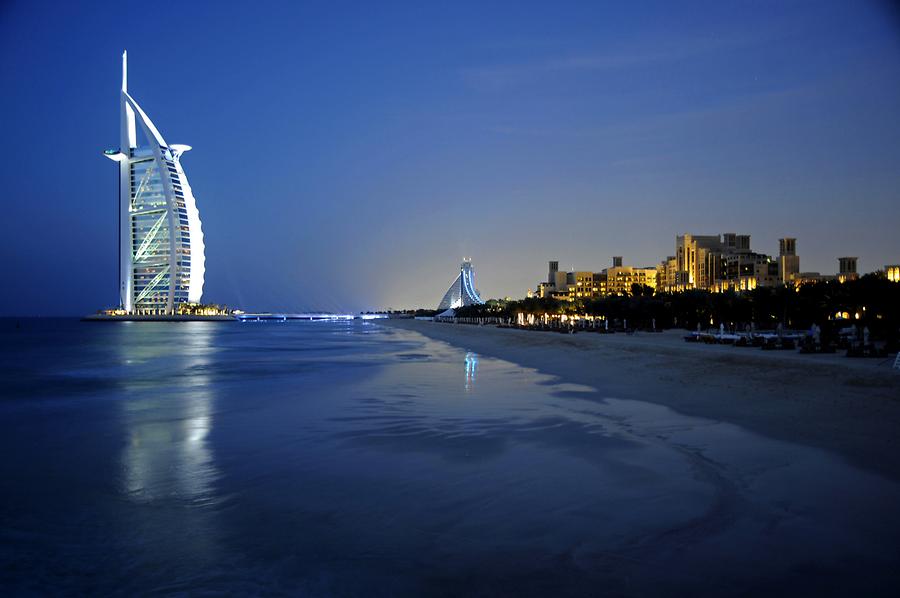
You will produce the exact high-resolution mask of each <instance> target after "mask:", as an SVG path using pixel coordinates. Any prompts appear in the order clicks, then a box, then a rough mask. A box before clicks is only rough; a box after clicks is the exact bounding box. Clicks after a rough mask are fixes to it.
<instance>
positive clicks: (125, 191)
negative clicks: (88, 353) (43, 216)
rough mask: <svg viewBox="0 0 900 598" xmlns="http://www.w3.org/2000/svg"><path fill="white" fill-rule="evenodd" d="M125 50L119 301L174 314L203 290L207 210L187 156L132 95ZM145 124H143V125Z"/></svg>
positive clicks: (131, 309) (115, 153)
mask: <svg viewBox="0 0 900 598" xmlns="http://www.w3.org/2000/svg"><path fill="white" fill-rule="evenodd" d="M127 75H128V63H127V53H125V54H122V91H121V94H120V109H121V140H120V145H119V149H118V150H106V151H105V152H104V154H105V155H106V157H108V158H110V159H111V160H114V161H116V162H118V163H119V275H120V282H119V302H120V307H121V310H122V311H124V312H125V313H127V314H141V315H144V314H146V315H160V314H174V313H176V312H178V311H179V306H180V305H182V304H189V303H199V301H200V298H201V297H202V295H203V275H204V270H205V256H204V245H203V231H202V230H201V227H200V214H199V212H198V211H197V205H196V202H195V200H194V195H193V193H192V192H191V186H190V185H189V184H188V180H187V176H186V175H185V173H184V170H183V169H182V167H181V156H182V154H183V153H184V152H186V151H188V150H189V149H191V148H190V146H187V145H174V144H173V145H169V144H167V143H166V142H165V140H164V139H163V137H162V135H161V134H160V132H159V130H158V129H157V128H156V126H154V124H153V123H152V122H151V121H150V118H149V117H148V116H147V114H146V113H145V112H144V111H143V110H142V109H141V107H140V106H139V105H138V103H137V102H136V101H135V100H134V98H133V97H131V95H129V93H128V76H127ZM137 125H140V126H137Z"/></svg>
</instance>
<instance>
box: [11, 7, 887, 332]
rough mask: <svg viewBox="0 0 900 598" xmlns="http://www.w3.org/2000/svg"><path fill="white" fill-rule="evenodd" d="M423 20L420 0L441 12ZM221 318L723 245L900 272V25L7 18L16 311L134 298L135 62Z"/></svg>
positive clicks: (325, 10) (516, 18) (252, 14)
mask: <svg viewBox="0 0 900 598" xmlns="http://www.w3.org/2000/svg"><path fill="white" fill-rule="evenodd" d="M423 5H425V6H423ZM125 48H127V50H128V56H129V77H130V80H129V90H130V91H131V93H132V94H133V95H134V97H135V98H136V99H137V100H138V101H139V102H141V104H142V106H143V107H144V109H145V110H146V111H147V113H148V114H149V115H150V117H151V118H152V119H153V120H154V122H155V123H156V125H157V126H158V127H159V129H160V130H161V132H162V134H163V135H164V136H165V138H166V140H167V141H168V142H169V143H188V144H190V145H192V146H193V147H194V150H193V151H192V152H190V153H189V154H187V155H186V156H185V158H184V162H183V163H184V165H185V169H186V171H187V173H188V176H189V178H190V181H191V185H192V187H193V189H194V193H195V195H196V197H197V202H198V207H199V210H200V216H201V219H202V221H203V228H204V233H205V238H206V246H207V254H206V255H207V259H206V264H207V270H206V286H205V289H204V299H205V300H210V301H217V302H227V303H228V304H229V305H234V306H240V307H244V308H255V309H275V310H286V309H291V310H301V309H313V308H315V309H329V310H357V309H361V308H377V307H395V308H397V307H405V306H418V305H424V306H429V307H430V306H434V305H435V304H436V303H437V302H438V300H439V299H440V298H441V295H442V294H443V292H444V290H446V286H447V285H448V284H449V282H450V281H451V280H452V278H453V277H454V276H455V273H456V270H457V267H458V263H459V261H460V258H462V257H463V256H464V255H468V256H472V257H473V258H474V261H475V266H476V270H477V282H478V286H479V288H480V290H481V291H482V294H483V295H485V296H489V297H496V296H504V295H511V296H521V295H523V294H524V292H525V290H526V289H527V288H528V287H533V286H534V284H535V283H536V282H537V281H538V280H539V279H541V278H543V277H544V276H545V272H546V261H547V260H548V259H558V260H559V261H560V266H561V267H566V268H568V267H571V266H574V267H575V268H578V269H585V270H599V269H601V268H603V267H605V266H606V265H607V264H608V263H609V261H610V258H611V256H612V255H623V256H625V262H626V263H630V264H636V265H653V264H656V263H658V262H659V260H660V259H662V258H664V257H665V256H666V255H669V254H671V253H672V251H673V246H674V239H675V235H676V234H677V233H683V232H692V233H696V234H714V233H718V232H726V231H734V232H746V233H750V234H751V235H752V239H753V247H754V249H756V250H757V251H762V252H766V253H776V252H777V239H778V238H779V237H780V236H796V237H797V238H798V252H799V253H800V255H801V269H803V270H805V271H808V270H813V271H822V272H833V271H834V270H835V269H836V266H837V261H836V257H837V256H839V255H857V256H859V257H860V267H861V269H863V270H866V271H868V270H872V269H875V268H880V267H882V266H883V265H884V264H886V263H897V262H900V234H898V229H900V18H898V12H896V11H895V10H894V8H893V7H892V5H891V4H889V3H886V2H874V1H873V2H868V1H864V0H855V1H846V2H826V1H821V0H817V1H810V2H805V1H796V2H793V1H785V0H777V1H772V2H765V1H753V2H723V1H710V2H670V1H668V0H665V1H659V2H619V3H601V2H585V3H572V4H566V3H560V2H543V3H533V4H530V3H524V2H515V3H513V2H510V3H489V2H473V3H464V2H452V3H451V2H445V3H422V2H415V3H413V2H410V3H407V4H402V3H380V2H360V3H350V2H344V3H342V2H314V3H313V2H310V3H302V2H289V3H273V2H264V1H261V2H241V3H234V4H229V3H224V2H216V3H212V2H210V3H203V2H184V3H178V4H177V6H176V5H174V4H173V5H171V6H169V5H167V4H159V3H157V4H153V3H150V4H148V3H146V2H144V3H141V2H133V3H124V2H109V3H97V4H92V3H88V2H61V3H43V2H33V1H23V2H12V3H10V2H8V1H6V2H3V3H2V4H0V83H2V93H0V131H2V133H3V137H4V143H3V146H2V150H0V158H2V159H0V180H2V182H3V218H2V220H0V221H2V229H0V254H2V260H3V270H2V277H3V280H4V284H3V288H4V290H5V292H3V293H2V294H0V314H6V315H11V314H14V315H51V314H64V315H66V314H72V315H77V314H82V313H86V312H91V311H93V310H95V309H96V308H98V307H101V306H108V305H113V304H115V303H116V300H117V294H116V277H117V265H116V238H117V223H116V217H117V216H116V201H117V188H116V178H117V173H116V168H115V166H114V165H113V164H112V163H111V162H109V161H108V160H106V159H104V158H103V157H102V156H101V154H100V152H101V151H102V150H103V149H104V148H107V147H115V146H116V145H117V144H118V109H119V108H118V89H119V76H120V56H121V53H122V50H123V49H125Z"/></svg>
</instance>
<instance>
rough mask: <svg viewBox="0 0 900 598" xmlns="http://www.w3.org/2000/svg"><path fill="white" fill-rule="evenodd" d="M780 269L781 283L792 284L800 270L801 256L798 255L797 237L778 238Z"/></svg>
mask: <svg viewBox="0 0 900 598" xmlns="http://www.w3.org/2000/svg"><path fill="white" fill-rule="evenodd" d="M778 270H779V274H780V278H781V284H791V281H792V280H793V278H794V276H795V275H796V274H798V273H799V272H800V256H798V255H797V239H794V238H791V237H785V238H784V239H778Z"/></svg>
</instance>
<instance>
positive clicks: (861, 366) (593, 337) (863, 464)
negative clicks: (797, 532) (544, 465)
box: [386, 320, 900, 480]
mask: <svg viewBox="0 0 900 598" xmlns="http://www.w3.org/2000/svg"><path fill="white" fill-rule="evenodd" d="M386 325H388V326H393V327H398V328H403V329H406V330H411V331H415V332H419V333H420V334H422V335H424V336H427V337H429V338H431V339H434V340H439V341H443V342H446V343H449V344H451V345H454V346H457V347H460V348H463V349H465V350H467V351H474V352H475V353H479V354H482V355H485V356H490V357H496V358H499V359H503V360H506V361H510V362H513V363H516V364H518V365H521V366H524V367H528V368H533V369H536V370H538V371H540V372H542V373H545V374H549V375H552V376H555V377H557V378H559V379H561V380H562V381H564V382H571V383H576V384H583V385H586V386H590V387H592V388H594V389H596V390H597V392H598V394H599V396H600V397H604V398H605V397H610V398H619V399H637V400H641V401H647V402H650V403H656V404H660V405H664V406H666V407H669V408H672V409H674V410H676V411H678V412H679V413H682V414H685V415H690V416H696V417H703V418H707V419H712V420H718V421H725V422H728V423H732V424H735V425H738V426H740V427H742V428H745V429H747V430H750V431H752V432H754V433H757V434H760V435H762V436H766V437H769V438H774V439H777V440H783V441H787V442H792V443H796V444H802V445H806V446H812V447H816V448H820V449H824V450H827V451H830V452H832V453H835V454H838V455H840V456H842V457H844V458H845V459H848V460H849V461H851V462H852V463H853V464H854V465H856V466H858V467H860V468H862V469H866V470H869V471H874V472H876V473H879V474H882V475H885V476H887V477H890V478H891V479H895V480H900V450H897V449H898V447H900V372H898V371H895V370H892V369H891V365H892V363H893V357H892V358H891V359H890V360H889V361H887V362H886V363H885V361H886V360H883V359H877V358H848V357H844V356H843V355H841V354H834V355H817V354H814V355H805V354H799V353H796V352H793V351H762V350H760V349H755V348H738V347H731V346H723V345H705V344H690V343H685V342H684V341H683V334H684V333H683V332H682V331H675V330H670V331H666V332H661V333H644V334H640V333H638V334H636V335H634V336H631V335H628V336H626V335H624V334H611V335H601V334H591V333H580V334H574V335H572V334H559V333H553V332H535V331H526V330H516V329H509V328H496V327H494V326H474V325H462V324H444V323H436V322H426V321H418V320H389V321H387V322H386Z"/></svg>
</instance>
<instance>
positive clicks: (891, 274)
mask: <svg viewBox="0 0 900 598" xmlns="http://www.w3.org/2000/svg"><path fill="white" fill-rule="evenodd" d="M884 275H885V276H887V279H888V280H890V281H891V282H900V265H896V264H895V265H893V266H890V265H888V266H885V267H884Z"/></svg>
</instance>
